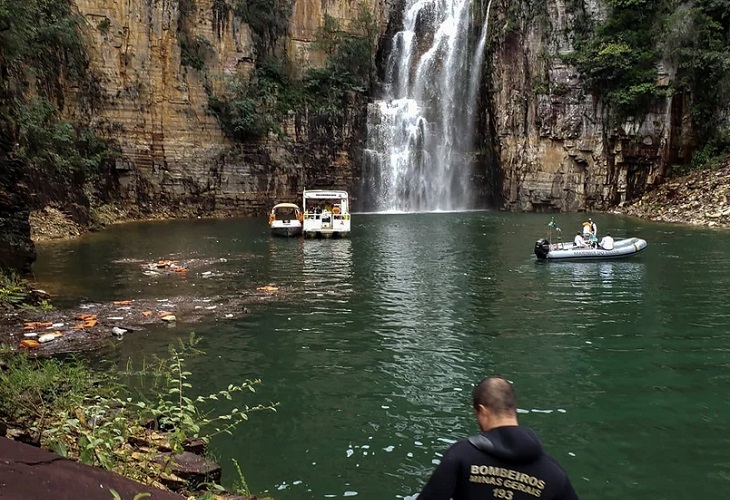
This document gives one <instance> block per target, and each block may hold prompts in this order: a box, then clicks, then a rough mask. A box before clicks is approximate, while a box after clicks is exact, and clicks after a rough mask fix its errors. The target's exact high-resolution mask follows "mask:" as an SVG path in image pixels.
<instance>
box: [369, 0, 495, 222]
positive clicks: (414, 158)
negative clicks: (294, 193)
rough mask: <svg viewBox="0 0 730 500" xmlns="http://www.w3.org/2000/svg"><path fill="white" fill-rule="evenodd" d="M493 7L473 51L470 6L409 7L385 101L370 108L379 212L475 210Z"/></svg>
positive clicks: (464, 0) (425, 3) (372, 175)
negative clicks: (477, 128)
mask: <svg viewBox="0 0 730 500" xmlns="http://www.w3.org/2000/svg"><path fill="white" fill-rule="evenodd" d="M491 3H492V2H491V0H490V1H489V4H488V5H487V13H486V16H485V17H486V19H485V21H484V25H483V27H482V32H481V36H480V39H479V43H478V45H477V47H476V49H473V47H470V44H471V42H472V40H471V37H470V32H471V27H472V25H473V19H472V12H471V9H470V4H471V0H406V6H405V10H404V13H403V29H402V30H401V31H400V32H398V33H397V34H396V35H395V36H394V37H393V41H392V48H391V53H390V57H389V59H388V61H387V66H386V76H385V79H386V82H385V83H386V86H385V89H386V91H385V95H384V96H383V99H382V100H378V101H375V102H374V103H372V104H371V105H370V106H369V108H368V146H367V149H366V151H365V153H366V165H365V170H364V178H365V179H364V180H365V182H366V183H367V188H368V191H369V194H370V195H371V196H372V202H371V203H372V208H373V209H374V210H377V211H392V212H420V211H437V210H465V209H469V208H473V203H474V201H473V196H472V192H473V189H472V186H471V172H472V170H471V169H472V160H471V158H472V153H473V146H474V145H473V141H474V123H475V120H476V112H475V111H476V105H477V98H478V94H479V86H480V84H481V77H482V65H483V62H484V51H485V44H486V39H487V33H488V21H489V9H490V7H491ZM424 49H425V50H424ZM419 54H420V56H419Z"/></svg>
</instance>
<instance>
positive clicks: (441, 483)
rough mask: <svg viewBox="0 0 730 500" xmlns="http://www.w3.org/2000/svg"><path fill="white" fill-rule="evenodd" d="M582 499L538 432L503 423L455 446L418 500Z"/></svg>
mask: <svg viewBox="0 0 730 500" xmlns="http://www.w3.org/2000/svg"><path fill="white" fill-rule="evenodd" d="M495 498H496V499H504V500H535V499H537V498H540V499H544V500H578V495H577V494H576V492H575V490H574V489H573V486H572V485H571V483H570V480H569V479H568V476H567V474H566V473H565V472H564V471H563V469H562V468H561V467H560V466H559V465H558V463H557V462H556V461H555V460H554V459H553V458H552V457H550V456H548V455H546V454H545V453H543V451H542V445H541V444H540V441H539V440H538V438H537V436H536V435H535V433H533V432H532V431H531V430H530V429H529V428H527V427H523V426H505V427H498V428H496V429H492V430H490V431H488V432H482V433H481V434H479V435H478V436H472V437H471V438H468V439H462V440H461V441H459V442H457V443H455V444H454V445H452V446H451V447H450V448H449V449H448V451H447V452H446V454H445V455H444V457H443V458H442V459H441V463H440V464H439V466H438V467H437V468H436V470H435V471H434V473H433V475H432V476H431V479H429V481H428V483H427V484H426V486H425V487H424V488H423V491H422V492H421V494H420V495H419V496H418V500H449V499H453V500H485V499H495Z"/></svg>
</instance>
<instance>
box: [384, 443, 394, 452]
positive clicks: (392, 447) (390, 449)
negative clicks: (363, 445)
mask: <svg viewBox="0 0 730 500" xmlns="http://www.w3.org/2000/svg"><path fill="white" fill-rule="evenodd" d="M394 449H395V446H393V445H392V444H391V445H390V446H386V447H385V448H383V450H385V451H386V452H388V453H391V452H392V451H393V450H394Z"/></svg>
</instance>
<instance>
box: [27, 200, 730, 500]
mask: <svg viewBox="0 0 730 500" xmlns="http://www.w3.org/2000/svg"><path fill="white" fill-rule="evenodd" d="M594 219H596V222H597V223H598V226H599V227H598V229H599V233H603V232H605V231H606V230H610V231H611V233H612V234H613V235H614V237H622V236H640V237H643V238H645V239H646V240H647V241H648V242H649V247H648V249H647V250H646V251H645V252H644V253H643V254H641V255H638V256H635V257H632V258H630V259H627V260H621V261H612V262H591V263H548V264H545V263H538V262H536V261H535V257H534V255H533V253H532V248H533V245H534V242H535V240H536V239H537V238H539V237H541V236H543V235H544V234H545V232H546V229H547V222H548V221H549V216H545V215H536V214H507V213H501V212H474V213H442V214H416V215H375V214H373V215H366V214H362V215H358V214H356V215H355V216H353V232H352V235H351V238H350V239H346V240H325V241H319V240H301V239H275V238H272V237H270V236H269V235H268V232H267V227H266V222H265V220H264V219H227V220H192V221H170V222H153V223H134V224H125V225H119V226H114V227H111V228H109V229H108V230H105V231H103V232H101V233H96V234H91V235H88V236H86V237H84V238H83V239H80V240H76V241H70V242H63V243H54V244H44V245H39V248H38V262H37V263H36V264H35V266H34V272H35V275H36V279H37V280H38V282H39V285H40V286H41V287H43V288H46V289H48V290H49V291H51V292H52V293H54V294H61V295H62V298H60V299H59V300H57V302H58V303H60V304H61V305H63V304H69V305H70V304H76V303H78V302H81V301H106V300H121V299H130V298H138V297H155V298H165V297H170V296H175V295H190V294H192V295H194V296H196V297H201V298H202V297H211V296H215V295H220V296H229V295H234V294H237V293H240V292H242V291H250V290H252V289H253V288H255V287H257V286H261V285H266V284H275V285H276V286H278V287H280V288H281V290H282V293H280V294H277V296H276V297H274V298H272V299H271V300H267V301H259V302H255V303H253V304H250V305H248V306H247V307H248V308H249V309H250V310H251V312H250V314H247V315H244V316H243V317H242V318H241V319H237V320H224V319H219V320H218V321H204V322H201V323H195V324H185V323H178V324H177V326H176V327H175V328H166V327H165V326H160V327H159V328H149V329H147V330H145V331H142V332H135V333H129V334H127V335H126V336H125V338H124V340H123V341H121V342H119V343H118V345H117V346H116V347H115V348H112V349H107V350H105V351H103V352H102V353H98V354H97V356H103V357H105V358H107V359H111V360H114V361H118V362H120V363H122V362H124V361H125V360H126V359H127V358H133V359H140V358H141V357H142V356H146V355H150V354H154V353H162V352H164V350H165V347H166V346H167V345H168V344H169V343H170V342H171V341H173V340H175V339H176V338H178V337H182V336H187V334H188V333H189V332H190V331H195V332H196V333H197V334H199V335H200V336H202V337H203V340H202V343H201V345H202V349H203V350H204V351H205V352H206V353H207V354H206V355H205V356H203V357H200V358H196V359H192V360H191V361H190V363H189V369H190V371H192V372H193V376H192V379H191V382H192V383H193V385H194V388H195V390H196V391H198V392H200V393H205V394H207V393H210V392H214V391H216V390H218V389H220V388H223V387H226V386H227V385H228V384H230V383H235V382H237V381H241V380H243V379H246V378H261V379H262V380H263V383H262V384H261V385H260V386H259V387H258V390H257V393H256V394H252V395H247V396H246V399H245V402H247V403H248V404H256V403H266V402H269V401H275V402H279V403H280V406H279V408H278V411H277V412H276V413H258V414H254V415H252V416H251V419H250V421H249V422H247V423H245V424H244V425H242V426H241V427H239V428H238V430H237V431H236V432H235V433H234V435H233V436H225V437H223V438H217V439H214V441H213V443H212V451H213V453H214V455H215V457H216V458H217V460H218V461H219V462H220V463H221V464H222V465H223V467H224V483H225V482H227V483H228V484H230V483H231V482H232V481H233V480H234V479H235V473H234V469H233V467H232V464H231V460H230V459H236V460H237V461H238V462H239V464H240V465H241V468H242V469H243V472H244V474H245V476H246V479H247V481H248V485H249V487H250V488H251V490H252V491H253V492H255V493H268V494H269V495H271V496H273V497H274V498H275V499H277V500H294V499H320V498H343V497H350V496H357V497H358V498H365V499H392V498H408V497H410V496H413V495H415V494H416V493H417V492H418V491H419V489H420V487H421V486H422V485H423V484H424V482H425V480H426V479H427V478H428V475H429V474H430V472H431V471H432V470H433V468H434V466H435V463H437V460H438V458H439V455H440V454H441V453H443V452H444V450H445V449H446V448H447V447H448V445H449V444H450V443H452V442H453V441H454V440H456V439H459V438H460V437H463V436H465V435H468V434H471V433H474V432H475V431H476V425H475V423H474V419H473V416H472V413H471V409H470V404H471V403H470V390H471V387H472V384H473V383H474V382H477V381H478V380H480V379H481V378H482V377H483V376H485V375H489V374H499V375H502V376H505V377H507V378H509V379H510V380H512V381H514V383H515V387H516V389H517V392H518V399H519V405H520V408H521V409H520V415H519V417H520V421H521V423H523V424H526V425H528V426H530V427H532V428H533V429H535V430H536V432H537V433H538V435H539V436H540V437H541V438H542V440H543V443H544V445H545V447H546V449H547V451H548V452H549V453H550V454H552V455H553V456H555V457H556V458H557V459H558V460H559V462H560V463H561V464H562V465H563V467H564V468H565V469H566V470H567V471H568V473H569V475H570V477H571V478H572V481H573V483H574V485H575V488H576V490H577V491H578V493H579V494H580V496H581V497H582V498H586V499H614V498H632V499H633V498H636V499H639V498H647V499H648V498H651V499H685V498H703V499H709V498H725V497H726V496H727V491H730V427H729V426H728V422H730V404H729V403H728V393H730V301H728V299H727V296H726V293H728V290H730V231H714V230H708V229H699V228H690V227H680V226H670V225H664V224H656V223H650V222H646V221H640V220H636V219H629V218H622V217H618V216H610V215H605V216H604V215H600V214H599V215H597V216H596V217H594ZM556 222H557V223H558V224H559V225H560V226H561V227H563V229H564V233H565V239H566V240H572V235H574V234H575V231H576V230H577V229H578V228H579V226H580V222H581V217H580V215H579V214H568V215H560V216H558V217H556ZM170 257H175V258H180V259H182V260H186V259H208V262H209V264H208V265H206V266H204V267H202V268H199V269H196V270H195V271H193V272H189V273H188V275H187V277H181V276H162V277H156V278H151V277H147V276H144V275H143V274H142V273H141V270H140V268H139V265H138V264H133V263H125V262H124V261H122V260H121V259H143V260H154V259H160V258H170ZM207 271H211V272H213V275H212V276H210V277H205V276H204V275H203V274H202V273H203V272H207ZM230 408H231V406H230V405H228V404H224V403H221V406H220V407H219V408H218V410H220V411H227V410H228V409H230Z"/></svg>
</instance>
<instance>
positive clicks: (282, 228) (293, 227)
mask: <svg viewBox="0 0 730 500" xmlns="http://www.w3.org/2000/svg"><path fill="white" fill-rule="evenodd" d="M269 227H270V230H271V234H272V235H273V236H284V237H290V236H299V235H300V234H302V225H301V224H300V223H297V224H287V225H284V224H272V225H271V226H269Z"/></svg>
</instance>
